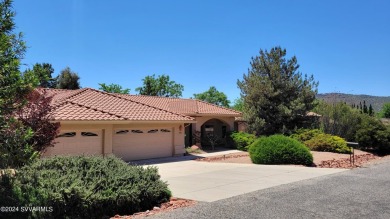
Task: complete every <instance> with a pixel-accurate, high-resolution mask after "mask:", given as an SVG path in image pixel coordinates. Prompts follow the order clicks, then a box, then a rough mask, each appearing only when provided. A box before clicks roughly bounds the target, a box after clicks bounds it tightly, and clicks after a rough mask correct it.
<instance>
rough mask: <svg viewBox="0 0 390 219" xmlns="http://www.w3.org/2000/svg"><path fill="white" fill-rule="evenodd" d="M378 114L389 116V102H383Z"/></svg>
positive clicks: (384, 116) (383, 116)
mask: <svg viewBox="0 0 390 219" xmlns="http://www.w3.org/2000/svg"><path fill="white" fill-rule="evenodd" d="M380 116H381V117H382V118H390V103H385V104H383V106H382V110H381V112H380Z"/></svg>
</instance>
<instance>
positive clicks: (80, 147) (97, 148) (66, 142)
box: [45, 130, 103, 156]
mask: <svg viewBox="0 0 390 219" xmlns="http://www.w3.org/2000/svg"><path fill="white" fill-rule="evenodd" d="M54 141H55V142H57V143H56V144H55V145H54V147H49V148H47V151H46V153H45V156H53V155H82V154H85V155H101V154H102V153H103V146H102V131H101V130H85V131H63V132H61V133H60V134H59V135H58V136H57V138H56V139H55V140H54Z"/></svg>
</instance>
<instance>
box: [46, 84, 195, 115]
mask: <svg viewBox="0 0 390 219" xmlns="http://www.w3.org/2000/svg"><path fill="white" fill-rule="evenodd" d="M45 90H46V94H47V95H53V100H52V105H53V106H54V109H55V110H54V119H55V120H57V121H74V120H76V121H88V120H93V121H96V120H97V121H111V120H131V121H184V122H189V121H193V120H194V119H193V118H191V117H189V116H185V115H182V114H180V113H177V112H171V111H168V110H165V109H161V108H158V107H155V106H152V105H148V104H145V103H141V102H137V101H135V100H130V99H127V98H123V97H121V96H118V95H114V94H110V93H106V92H102V91H98V90H94V89H91V88H84V89H79V90H61V89H45Z"/></svg>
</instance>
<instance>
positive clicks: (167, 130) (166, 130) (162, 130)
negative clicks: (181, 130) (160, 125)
mask: <svg viewBox="0 0 390 219" xmlns="http://www.w3.org/2000/svg"><path fill="white" fill-rule="evenodd" d="M160 131H161V132H171V130H169V129H160Z"/></svg>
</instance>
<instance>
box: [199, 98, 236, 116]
mask: <svg viewBox="0 0 390 219" xmlns="http://www.w3.org/2000/svg"><path fill="white" fill-rule="evenodd" d="M193 100H196V101H197V102H201V103H204V104H208V105H212V106H216V107H218V108H221V109H224V110H228V111H232V112H235V113H239V114H241V113H242V112H239V111H237V110H233V109H230V108H227V107H223V106H219V105H217V104H212V103H209V102H206V101H203V100H199V99H193ZM196 106H197V107H198V105H196ZM198 110H199V109H198Z"/></svg>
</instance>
